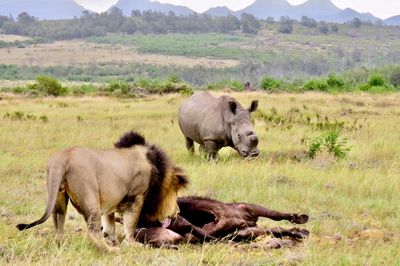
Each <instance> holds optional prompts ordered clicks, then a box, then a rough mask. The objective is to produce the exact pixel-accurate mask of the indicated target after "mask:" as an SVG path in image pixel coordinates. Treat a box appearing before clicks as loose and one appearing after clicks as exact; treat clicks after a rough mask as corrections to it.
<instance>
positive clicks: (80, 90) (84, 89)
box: [72, 84, 98, 95]
mask: <svg viewBox="0 0 400 266" xmlns="http://www.w3.org/2000/svg"><path fill="white" fill-rule="evenodd" d="M97 91H98V89H97V87H96V86H94V85H92V84H83V85H80V86H76V87H73V88H72V93H73V94H75V95H87V94H94V93H95V92H97Z"/></svg>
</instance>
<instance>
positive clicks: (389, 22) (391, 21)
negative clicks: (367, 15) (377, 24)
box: [383, 15, 400, 26]
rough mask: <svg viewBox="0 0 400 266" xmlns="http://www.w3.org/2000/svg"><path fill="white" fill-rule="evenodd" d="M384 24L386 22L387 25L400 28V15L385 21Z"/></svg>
mask: <svg viewBox="0 0 400 266" xmlns="http://www.w3.org/2000/svg"><path fill="white" fill-rule="evenodd" d="M383 22H385V24H386V25H392V26H400V15H398V16H394V17H390V18H388V19H385V20H384V21H383Z"/></svg>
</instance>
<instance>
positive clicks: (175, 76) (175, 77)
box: [167, 74, 182, 83]
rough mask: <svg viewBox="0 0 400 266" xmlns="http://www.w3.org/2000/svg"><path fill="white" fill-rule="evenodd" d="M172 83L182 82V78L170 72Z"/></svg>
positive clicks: (169, 78) (169, 80)
mask: <svg viewBox="0 0 400 266" xmlns="http://www.w3.org/2000/svg"><path fill="white" fill-rule="evenodd" d="M167 81H168V82H170V83H180V82H182V80H181V78H180V77H179V76H178V75H177V74H170V75H169V76H168V79H167Z"/></svg>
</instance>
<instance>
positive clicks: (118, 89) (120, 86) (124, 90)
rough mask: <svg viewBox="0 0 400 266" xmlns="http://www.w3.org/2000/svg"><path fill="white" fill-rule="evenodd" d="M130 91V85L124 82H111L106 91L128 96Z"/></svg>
mask: <svg viewBox="0 0 400 266" xmlns="http://www.w3.org/2000/svg"><path fill="white" fill-rule="evenodd" d="M130 89H131V88H130V86H129V84H128V83H127V82H125V81H123V80H111V81H109V82H108V86H107V87H106V91H108V92H112V93H116V94H128V93H129V92H130Z"/></svg>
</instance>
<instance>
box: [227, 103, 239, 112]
mask: <svg viewBox="0 0 400 266" xmlns="http://www.w3.org/2000/svg"><path fill="white" fill-rule="evenodd" d="M228 104H229V110H231V112H232V114H236V108H237V104H236V102H228Z"/></svg>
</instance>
